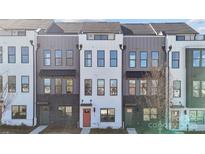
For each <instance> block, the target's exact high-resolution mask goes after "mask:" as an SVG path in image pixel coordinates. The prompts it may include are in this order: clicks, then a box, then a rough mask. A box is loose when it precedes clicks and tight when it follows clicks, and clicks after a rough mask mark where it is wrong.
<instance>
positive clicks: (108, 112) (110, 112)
mask: <svg viewBox="0 0 205 154" xmlns="http://www.w3.org/2000/svg"><path fill="white" fill-rule="evenodd" d="M100 121H101V122H115V109H113V108H104V109H100Z"/></svg>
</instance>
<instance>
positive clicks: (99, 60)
mask: <svg viewBox="0 0 205 154" xmlns="http://www.w3.org/2000/svg"><path fill="white" fill-rule="evenodd" d="M100 52H102V55H103V57H99V56H100ZM101 62H102V65H101ZM97 67H105V50H97Z"/></svg>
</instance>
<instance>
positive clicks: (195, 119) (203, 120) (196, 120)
mask: <svg viewBox="0 0 205 154" xmlns="http://www.w3.org/2000/svg"><path fill="white" fill-rule="evenodd" d="M189 119H190V123H192V124H205V111H197V110H191V111H190V112H189Z"/></svg>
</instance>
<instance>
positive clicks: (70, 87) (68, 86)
mask: <svg viewBox="0 0 205 154" xmlns="http://www.w3.org/2000/svg"><path fill="white" fill-rule="evenodd" d="M66 93H67V94H72V93H73V79H67V80H66Z"/></svg>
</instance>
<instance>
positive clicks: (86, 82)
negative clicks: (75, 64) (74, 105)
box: [84, 79, 92, 96]
mask: <svg viewBox="0 0 205 154" xmlns="http://www.w3.org/2000/svg"><path fill="white" fill-rule="evenodd" d="M84 86H85V96H91V95H92V80H91V79H85V80H84Z"/></svg>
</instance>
